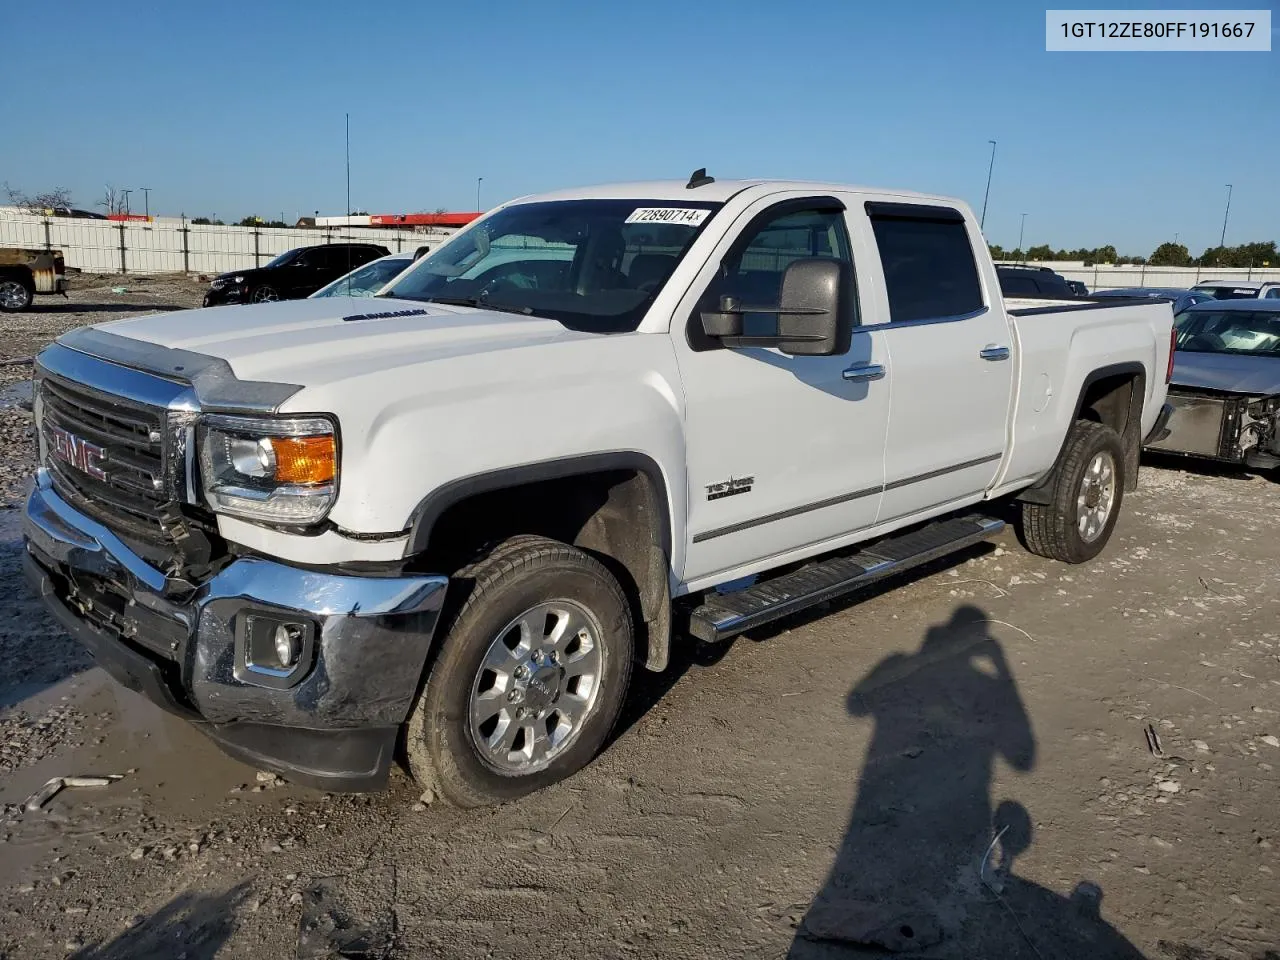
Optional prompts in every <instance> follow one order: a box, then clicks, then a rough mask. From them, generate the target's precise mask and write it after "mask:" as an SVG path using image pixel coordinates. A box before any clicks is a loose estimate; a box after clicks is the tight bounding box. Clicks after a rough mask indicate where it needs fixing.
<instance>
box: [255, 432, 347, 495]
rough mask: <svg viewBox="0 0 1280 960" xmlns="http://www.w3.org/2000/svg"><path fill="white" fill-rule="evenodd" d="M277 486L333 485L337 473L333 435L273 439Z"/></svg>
mask: <svg viewBox="0 0 1280 960" xmlns="http://www.w3.org/2000/svg"><path fill="white" fill-rule="evenodd" d="M271 449H272V450H273V451H274V452H275V455H276V474H275V480H276V482H277V483H302V484H315V483H332V482H333V478H334V475H335V474H336V473H337V472H338V463H337V447H336V446H335V444H334V442H333V436H332V435H328V436H319V437H272V438H271Z"/></svg>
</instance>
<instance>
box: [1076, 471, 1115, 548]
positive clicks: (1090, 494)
mask: <svg viewBox="0 0 1280 960" xmlns="http://www.w3.org/2000/svg"><path fill="white" fill-rule="evenodd" d="M1115 502H1116V464H1115V460H1113V459H1112V457H1111V454H1110V453H1108V452H1107V451H1105V450H1103V451H1101V452H1100V453H1096V454H1094V456H1093V459H1092V460H1090V461H1089V466H1088V467H1086V468H1085V471H1084V476H1083V477H1081V478H1080V491H1079V493H1078V494H1077V495H1076V527H1077V529H1078V530H1079V531H1080V539H1081V540H1083V541H1084V542H1085V543H1093V541H1095V540H1097V539H1098V537H1100V536H1102V531H1103V530H1105V529H1106V526H1107V521H1108V520H1110V519H1111V509H1112V508H1113V507H1114V506H1115Z"/></svg>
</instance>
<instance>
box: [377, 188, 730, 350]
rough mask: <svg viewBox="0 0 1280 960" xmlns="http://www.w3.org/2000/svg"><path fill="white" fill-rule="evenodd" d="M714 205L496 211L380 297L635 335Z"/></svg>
mask: <svg viewBox="0 0 1280 960" xmlns="http://www.w3.org/2000/svg"><path fill="white" fill-rule="evenodd" d="M719 207H720V204H718V203H705V202H704V203H698V202H690V201H684V202H680V203H676V202H674V201H662V200H561V201H547V202H542V203H522V204H516V205H514V206H511V207H507V208H505V209H503V210H499V211H498V212H497V213H495V214H493V215H492V216H490V217H488V218H486V219H485V220H484V221H483V222H481V223H479V224H477V225H476V226H474V227H473V228H471V229H470V230H468V231H466V232H465V233H463V234H461V235H460V236H458V237H457V238H456V239H454V240H451V241H449V242H448V243H446V244H445V245H444V246H442V247H440V248H439V249H438V250H436V251H435V252H433V253H431V254H429V255H428V256H426V257H424V258H422V260H420V261H419V262H418V263H417V264H416V265H415V266H414V268H413V269H412V270H410V271H409V272H407V273H406V274H405V275H404V276H402V277H400V278H399V279H398V280H397V281H396V282H395V283H394V284H393V285H392V286H391V287H390V288H389V289H387V290H385V291H383V293H382V294H380V296H386V297H397V298H401V299H406V300H422V301H427V302H431V301H435V302H442V303H457V304H463V305H466V306H476V307H485V308H488V309H496V310H509V311H514V312H517V313H525V314H529V315H532V316H538V317H547V318H549V319H552V320H558V321H560V322H561V323H563V324H564V325H565V326H567V327H570V328H571V329H575V330H586V331H589V332H594V333H615V332H621V331H627V330H634V329H635V328H636V327H637V326H638V325H639V323H640V319H641V317H643V316H644V313H645V311H646V310H647V309H648V307H649V304H650V303H651V302H652V301H653V298H654V297H655V296H657V294H658V291H659V290H661V289H662V285H663V284H664V283H666V282H667V278H668V277H670V276H671V272H672V271H673V270H674V269H675V267H676V264H677V263H679V262H680V258H681V257H682V256H684V253H685V251H686V250H688V249H689V245H690V244H691V243H692V242H693V240H694V238H695V237H696V236H697V235H698V233H699V232H700V231H701V230H702V228H703V226H704V225H705V224H706V223H707V221H708V220H709V219H710V217H711V216H712V215H713V214H714V212H715V211H716V210H717V209H719Z"/></svg>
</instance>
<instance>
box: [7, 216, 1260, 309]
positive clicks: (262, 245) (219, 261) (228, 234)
mask: <svg viewBox="0 0 1280 960" xmlns="http://www.w3.org/2000/svg"><path fill="white" fill-rule="evenodd" d="M453 232H454V231H453V230H450V229H448V228H442V227H431V228H426V229H422V228H419V229H418V230H393V229H380V228H377V227H317V228H313V229H301V228H292V229H280V228H275V227H221V226H207V225H195V224H191V223H188V222H187V221H183V220H170V219H165V220H157V221H154V222H152V223H141V222H129V223H116V222H114V221H111V220H88V219H81V218H73V217H43V216H36V215H32V214H24V213H19V212H17V211H16V210H14V209H12V208H7V209H0V247H34V248H37V249H50V248H52V249H56V250H61V251H62V252H63V254H64V255H65V256H66V260H67V266H69V267H78V268H79V269H81V270H85V271H87V272H90V273H184V272H185V273H223V272H225V271H227V270H243V269H247V268H249V267H253V266H260V265H261V264H264V263H266V262H267V261H268V260H270V259H271V258H272V257H274V256H275V255H276V254H278V253H284V252H285V251H286V250H290V249H292V248H294V247H305V246H310V245H311V244H316V243H337V242H341V241H346V240H356V241H370V242H373V243H380V244H382V245H383V246H384V247H386V248H387V249H388V250H390V251H392V252H393V253H398V252H400V251H402V250H416V249H417V248H418V247H420V246H431V247H434V246H435V245H436V244H438V243H442V242H443V241H444V240H445V239H447V238H448V236H449V235H450V234H452V233H453ZM1032 265H1033V266H1046V267H1049V268H1050V269H1051V270H1054V271H1056V272H1057V273H1060V274H1061V275H1062V276H1064V277H1066V278H1067V279H1068V280H1080V281H1083V282H1084V284H1085V285H1086V286H1087V287H1088V288H1089V289H1090V290H1108V289H1115V288H1116V287H1177V288H1185V287H1192V286H1195V285H1196V284H1197V283H1200V282H1201V281H1203V280H1236V281H1238V280H1245V281H1248V280H1255V281H1257V280H1275V281H1280V267H1258V268H1248V269H1244V268H1237V269H1221V268H1218V267H1149V266H1113V265H1107V264H1101V265H1098V266H1089V267H1086V266H1085V265H1084V264H1083V263H1079V262H1074V263H1073V262H1065V261H1046V262H1044V263H1040V262H1037V261H1032Z"/></svg>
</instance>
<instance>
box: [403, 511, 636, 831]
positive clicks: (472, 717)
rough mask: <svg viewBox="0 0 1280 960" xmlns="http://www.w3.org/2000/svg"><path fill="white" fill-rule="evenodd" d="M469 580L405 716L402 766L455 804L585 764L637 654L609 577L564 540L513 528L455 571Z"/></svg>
mask: <svg viewBox="0 0 1280 960" xmlns="http://www.w3.org/2000/svg"><path fill="white" fill-rule="evenodd" d="M459 579H460V580H462V581H464V582H465V581H467V580H469V581H471V583H472V589H471V593H470V595H469V596H468V597H467V599H466V601H465V603H464V604H463V605H462V608H461V609H460V610H459V611H458V614H457V616H456V617H455V618H454V620H453V622H452V624H451V625H449V630H448V634H447V636H446V637H445V639H444V642H443V644H442V645H441V647H440V652H439V655H438V656H437V658H436V661H435V665H434V666H433V667H432V669H431V674H430V676H429V678H428V679H427V684H426V687H425V689H424V690H423V692H422V696H421V698H420V699H419V701H418V704H417V706H416V707H415V708H414V711H413V714H412V716H411V717H410V718H409V728H408V732H407V736H406V747H407V751H406V752H407V753H408V760H409V770H410V772H411V773H412V774H413V776H414V778H415V779H416V780H418V781H419V782H420V783H422V784H423V785H424V786H426V787H428V788H430V789H433V790H435V791H437V792H438V793H441V794H442V795H443V796H444V797H445V799H447V800H449V801H450V802H452V803H454V804H456V805H458V806H461V807H478V806H483V805H485V804H491V803H500V802H503V801H506V800H512V799H515V798H516V797H520V796H524V795H525V794H527V793H532V792H533V791H535V790H539V789H541V788H543V787H546V786H549V785H551V784H553V783H556V782H558V781H560V780H563V779H564V778H566V777H568V776H570V775H572V774H574V773H576V772H577V771H578V770H580V769H581V768H582V767H584V766H586V764H587V763H589V762H590V761H591V760H592V759H593V758H594V757H595V756H596V754H597V753H599V751H600V749H601V748H602V747H603V746H604V742H605V739H606V738H607V737H608V735H609V732H610V731H611V730H612V729H613V725H614V722H615V721H616V720H617V717H618V712H619V710H620V709H621V707H622V703H623V700H624V699H625V697H626V693H627V686H628V684H629V682H630V679H631V667H632V661H633V658H634V645H635V641H634V637H633V625H632V622H631V614H630V608H629V606H628V604H627V600H626V596H625V595H624V594H623V592H622V588H621V587H620V586H619V585H618V581H617V580H616V579H615V578H614V577H613V575H612V574H610V573H609V571H608V570H607V569H606V568H605V567H604V565H603V564H601V563H600V562H599V561H598V560H596V559H595V558H594V557H592V556H590V555H589V554H587V553H585V552H583V551H582V550H578V549H577V548H575V547H571V546H569V545H567V544H564V543H559V542H557V541H554V540H548V539H545V538H542V537H531V536H521V537H516V538H513V539H512V540H509V541H506V542H504V543H502V544H499V545H498V547H496V548H495V549H494V550H493V551H492V552H490V553H489V555H488V556H486V557H485V558H484V559H483V560H481V561H480V562H479V563H477V564H475V565H474V566H472V567H470V568H468V569H467V570H465V571H463V572H462V573H461V574H460V575H459Z"/></svg>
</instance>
